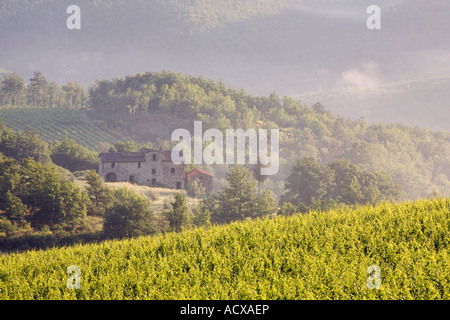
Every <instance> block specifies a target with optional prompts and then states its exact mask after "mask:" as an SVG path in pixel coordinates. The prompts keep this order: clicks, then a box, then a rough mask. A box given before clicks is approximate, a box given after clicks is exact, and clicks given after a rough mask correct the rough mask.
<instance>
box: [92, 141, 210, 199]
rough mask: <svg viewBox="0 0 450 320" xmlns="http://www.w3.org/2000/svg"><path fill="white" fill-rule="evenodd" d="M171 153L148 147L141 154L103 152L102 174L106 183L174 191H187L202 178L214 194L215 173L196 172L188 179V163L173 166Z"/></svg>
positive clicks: (100, 161) (195, 170)
mask: <svg viewBox="0 0 450 320" xmlns="http://www.w3.org/2000/svg"><path fill="white" fill-rule="evenodd" d="M171 153H172V152H171V151H162V150H155V149H148V148H142V150H141V151H138V152H109V153H101V154H100V155H99V168H98V172H99V175H100V176H101V177H103V179H104V180H105V181H106V182H119V181H120V182H122V181H124V182H131V183H136V184H141V185H149V186H161V187H167V188H172V189H185V186H186V183H188V182H189V181H192V179H198V182H199V183H201V184H202V185H203V186H204V187H205V189H206V191H207V192H212V179H213V177H212V175H211V174H209V173H208V172H206V171H204V170H200V171H199V169H194V170H193V171H192V172H190V173H188V176H189V178H187V177H186V174H185V168H184V163H181V164H175V163H173V162H172V159H171Z"/></svg>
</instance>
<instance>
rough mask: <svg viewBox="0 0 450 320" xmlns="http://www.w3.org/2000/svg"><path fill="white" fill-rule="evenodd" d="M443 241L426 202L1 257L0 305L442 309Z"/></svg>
mask: <svg viewBox="0 0 450 320" xmlns="http://www.w3.org/2000/svg"><path fill="white" fill-rule="evenodd" d="M449 231H450V200H448V199H435V200H421V201H417V202H410V203H404V204H395V205H393V204H381V205H379V206H376V207H375V208H374V207H369V206H365V207H358V208H357V209H341V210H339V211H330V212H327V213H316V212H312V213H309V214H306V215H294V216H290V217H274V218H265V219H262V220H253V221H250V220H249V221H244V222H235V223H232V224H230V225H224V226H215V227H212V228H210V229H208V230H205V229H195V230H189V231H185V232H182V233H179V234H176V233H171V234H166V235H164V236H162V235H160V236H154V237H142V238H136V239H127V240H120V241H119V240H114V241H107V242H102V243H98V244H88V245H78V246H74V247H66V248H60V249H50V250H48V251H28V252H25V253H14V254H4V255H3V256H1V257H0V297H1V298H2V299H181V300H183V299H213V300H215V299H449V298H450V252H449V249H450V232H449ZM368 268H369V270H378V271H377V272H379V274H378V275H379V279H380V281H381V283H379V284H378V286H376V287H373V286H371V285H370V284H373V283H372V279H373V278H371V277H373V274H371V273H368V272H367V271H368ZM377 268H378V269H377ZM68 272H69V273H68ZM73 272H74V273H73ZM72 273H73V274H72ZM375 279H376V277H375ZM375 282H376V281H375Z"/></svg>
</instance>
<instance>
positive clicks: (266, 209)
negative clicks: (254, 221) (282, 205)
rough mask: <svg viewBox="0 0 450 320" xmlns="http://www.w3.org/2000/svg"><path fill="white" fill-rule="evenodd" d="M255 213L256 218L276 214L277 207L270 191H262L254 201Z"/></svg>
mask: <svg viewBox="0 0 450 320" xmlns="http://www.w3.org/2000/svg"><path fill="white" fill-rule="evenodd" d="M255 211H256V213H257V216H258V217H264V216H267V215H271V214H274V213H276V212H277V205H276V203H275V199H274V197H273V194H272V192H271V191H270V190H264V191H263V192H262V194H261V196H259V197H258V198H257V200H256V210H255Z"/></svg>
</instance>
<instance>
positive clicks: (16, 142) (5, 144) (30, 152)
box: [0, 127, 51, 163]
mask: <svg viewBox="0 0 450 320" xmlns="http://www.w3.org/2000/svg"><path fill="white" fill-rule="evenodd" d="M0 152H2V153H3V154H4V155H5V156H7V157H11V158H14V159H16V160H19V161H20V160H23V159H26V158H33V160H34V161H37V162H41V163H48V162H50V161H51V159H50V151H49V149H48V144H47V143H46V142H45V141H43V140H41V139H40V138H39V136H38V134H37V133H36V132H34V131H33V130H31V129H30V128H29V127H26V128H25V131H23V132H22V131H19V132H17V133H16V132H14V131H13V130H9V129H4V130H3V132H2V133H1V136H0Z"/></svg>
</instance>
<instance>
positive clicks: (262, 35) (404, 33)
mask: <svg viewBox="0 0 450 320" xmlns="http://www.w3.org/2000/svg"><path fill="white" fill-rule="evenodd" d="M77 3H78V5H79V6H80V7H81V10H82V29H81V30H77V31H70V30H68V29H67V28H66V27H65V24H66V19H67V18H68V16H69V15H68V14H66V8H67V7H68V6H69V5H71V4H72V2H71V1H68V0H63V1H54V0H31V1H15V0H4V1H2V3H1V4H0V47H1V50H0V68H3V69H5V70H11V71H13V70H14V71H16V72H17V73H18V74H19V75H21V76H22V77H24V78H25V79H27V78H29V77H30V76H31V75H32V72H33V71H35V70H40V71H42V72H43V73H44V74H46V75H47V77H48V78H49V79H51V80H53V81H58V82H61V83H62V82H67V81H74V80H77V81H79V82H81V83H83V84H85V85H89V84H91V83H93V81H94V80H95V79H99V78H108V79H110V78H114V77H117V76H124V75H128V74H133V73H138V72H143V71H161V70H163V69H166V70H173V71H176V72H181V73H187V74H192V75H202V76H203V77H205V78H213V79H215V80H219V79H222V80H223V81H224V82H226V83H227V84H229V85H230V86H231V87H234V88H238V89H239V88H245V90H246V91H248V92H249V93H251V94H254V95H268V94H269V93H271V92H273V91H276V92H277V94H278V95H281V96H284V95H298V94H301V93H304V92H311V91H319V90H324V91H327V90H332V89H336V88H341V87H347V86H353V87H358V88H359V89H365V88H371V87H374V86H379V85H383V84H386V83H390V82H397V81H406V80H417V79H424V78H428V77H436V76H450V63H449V62H450V42H449V41H448V34H449V32H450V23H448V16H449V15H450V3H449V2H447V1H441V0H431V1H430V0H427V1H425V0H408V1H404V0H399V1H395V0H379V1H377V4H378V5H379V6H380V7H381V8H382V29H381V30H375V31H370V30H368V29H367V28H366V19H367V17H368V14H367V13H366V9H367V7H368V6H369V5H371V4H373V3H372V1H367V0H358V1H356V0H328V1H320V0H304V1H301V0H284V1H283V0H264V1H257V0H250V1H248V0H247V1H244V0H227V1H225V0H219V1H217V0H214V1H212V0H209V1H208V0H191V1H181V0H170V1H166V0H165V1H162V0H154V1H143V0H135V1H123V0H97V1H78V2H77ZM433 89H434V88H433V87H431V89H430V90H433ZM409 94H410V91H405V93H404V95H405V96H407V95H409ZM429 95H431V94H427V93H425V95H424V96H429ZM317 98H318V99H319V100H321V99H322V97H321V96H318V97H317ZM443 99H444V100H448V95H445V96H444V97H443ZM388 103H390V104H392V102H390V101H388ZM419 106H422V104H420V105H416V104H413V105H412V106H411V108H419ZM330 107H332V106H330ZM345 107H346V109H350V110H351V111H352V112H351V113H353V111H355V110H358V109H359V108H360V107H359V106H355V105H348V104H347V105H346V106H345ZM370 114H371V113H370V112H368V113H367V115H370ZM402 115H403V113H402ZM368 120H370V119H368ZM393 120H397V121H400V120H401V119H398V118H395V119H393ZM429 120H430V121H427V122H420V123H418V124H421V125H427V126H429V127H431V128H440V127H441V126H440V125H439V124H437V123H438V122H439V121H440V117H439V116H438V117H433V118H431V119H429ZM435 121H436V123H435Z"/></svg>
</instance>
